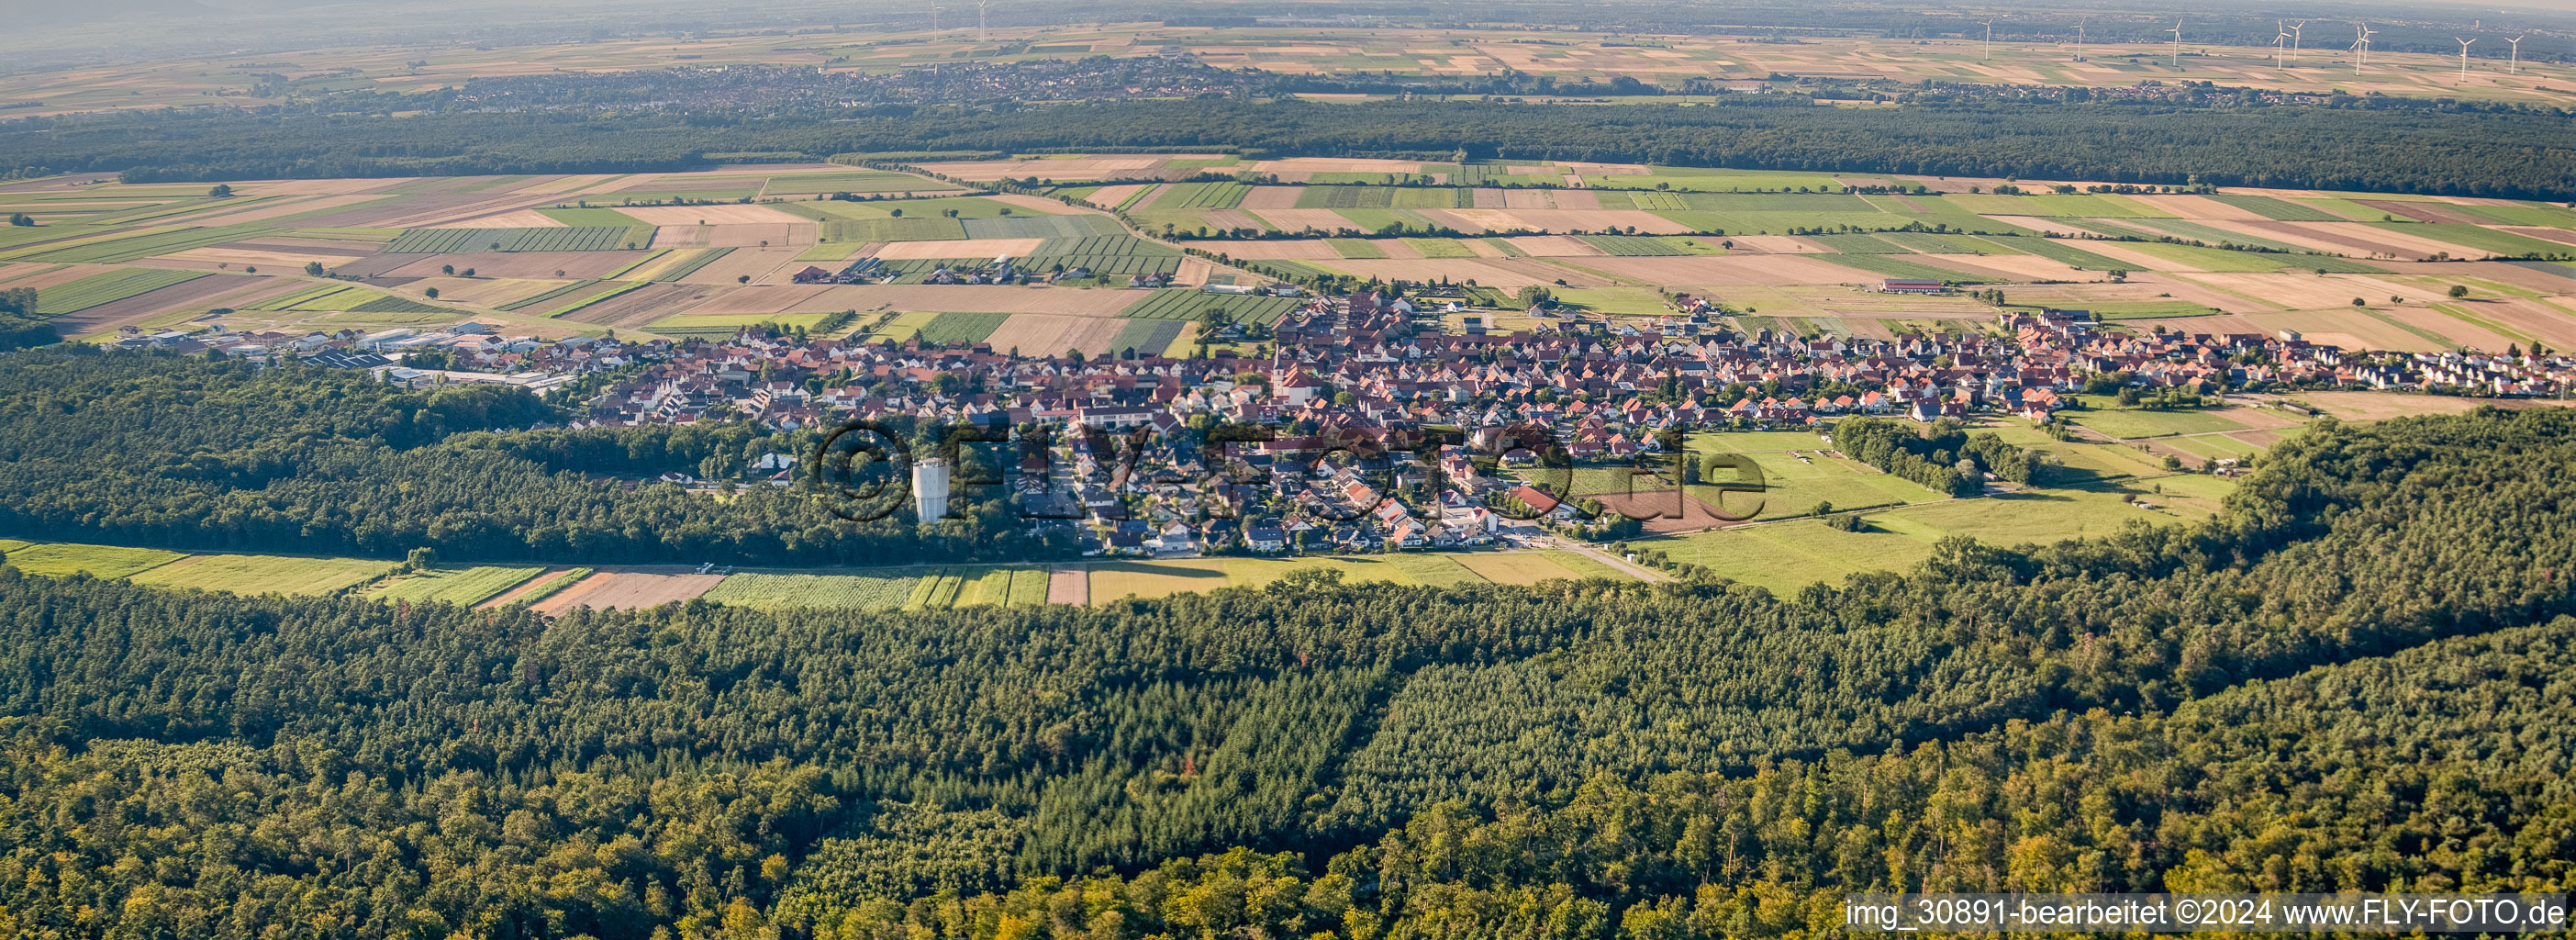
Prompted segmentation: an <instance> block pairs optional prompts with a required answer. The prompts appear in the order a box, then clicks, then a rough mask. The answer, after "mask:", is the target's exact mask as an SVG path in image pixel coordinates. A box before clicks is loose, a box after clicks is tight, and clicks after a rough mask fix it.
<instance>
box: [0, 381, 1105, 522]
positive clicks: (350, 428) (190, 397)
mask: <svg viewBox="0 0 2576 940" xmlns="http://www.w3.org/2000/svg"><path fill="white" fill-rule="evenodd" d="M564 417H565V416H564V415H562V414H560V413H559V412H558V411H557V410H556V409H554V408H553V407H551V406H548V405H546V404H545V403H544V402H542V401H540V400H538V399H537V398H536V397H535V396H534V395H531V394H529V393H527V392H526V391H525V390H522V389H515V388H507V387H500V386H491V385H463V386H451V387H443V388H439V389H437V390H434V391H412V390H409V389H404V388H401V387H397V386H392V385H387V384H385V383H382V382H378V381H375V380H374V378H373V376H371V375H369V374H368V373H366V372H364V371H361V370H333V369H324V368H320V367H314V366H286V367H282V368H275V369H265V370H263V369H256V368H253V367H252V366H251V365H249V364H248V363H244V362H238V361H225V360H222V359H220V358H213V359H210V358H205V357H179V356H171V355H156V354H133V353H110V352H101V351H97V350H94V349H88V348H73V349H45V350H35V351H26V352H20V353H14V354H11V355H9V356H8V357H6V358H5V360H0V531H5V532H9V533H11V534H13V535H16V536H21V537H39V538H53V539H64V540H90V541H106V542H114V543H122V544H141V545H153V546H159V547H167V548H179V549H196V550H235V551H238V550H260V551H293V552H305V553H312V554H356V555H369V556H374V557H379V558H398V557H402V556H403V555H404V554H406V553H407V552H409V551H410V550H411V549H413V548H423V547H426V548H432V549H436V550H437V552H438V554H439V556H440V557H442V558H448V559H454V560H466V561H471V560H492V561H505V560H506V561H537V562H544V561H549V560H567V561H575V562H580V563H584V564H593V563H603V562H606V563H663V564H668V563H681V562H686V563H698V562H716V563H719V564H765V565H789V566H796V565H847V564H908V563H913V562H923V561H931V562H936V561H965V560H1030V559H1040V558H1049V557H1056V556H1058V555H1061V554H1062V553H1063V552H1064V551H1065V550H1066V548H1065V547H1064V546H1060V545H1056V544H1053V543H1050V542H1047V541H1044V540H1040V539H1036V538H1032V537H1030V536H1028V535H1026V534H1025V533H1024V531H1023V529H1022V527H1021V525H1020V524H1019V520H1018V519H1017V518H1015V517H1014V515H1013V514H1012V512H1011V511H1010V510H1009V509H1008V508H1006V507H1005V506H1004V505H1003V502H1002V498H1001V494H1000V493H999V491H998V488H994V489H993V490H992V491H990V492H988V493H987V494H983V495H984V498H982V499H980V501H976V500H970V501H969V502H970V503H971V505H968V506H966V507H963V508H962V509H961V510H960V516H959V517H958V518H956V519H953V520H945V521H942V522H939V523H934V524H930V525H920V524H918V523H916V522H914V521H912V519H913V517H912V516H911V515H910V510H909V509H908V508H906V509H904V510H903V511H901V512H899V513H897V514H894V515H890V516H887V517H885V518H879V519H874V520H870V521H852V519H848V518H843V516H844V515H851V516H858V517H861V518H864V514H862V513H858V512H843V513H836V512H835V511H834V506H835V505H840V504H839V503H837V502H834V501H833V499H832V497H833V494H834V493H835V492H837V491H835V490H825V491H822V492H818V491H817V490H816V489H814V488H813V487H812V486H797V487H778V486H771V485H767V484H766V480H767V478H768V477H769V476H770V475H771V472H770V471H762V472H758V473H751V472H748V471H750V469H751V467H752V465H753V463H754V462H756V461H758V460H760V459H761V458H762V457H765V456H769V455H771V454H778V455H782V456H787V457H803V456H806V455H808V454H809V453H810V450H811V448H812V447H813V446H814V445H815V443H816V442H817V440H818V437H817V435H815V434H813V433H812V432H808V433H805V434H802V435H785V436H773V435H770V434H767V433H766V432H761V431H757V430H755V429H753V428H751V427H750V426H748V425H723V426H713V427H668V426H650V427H643V428H631V429H616V430H595V431H581V432H570V431H565V430H562V429H560V428H556V429H553V430H548V431H541V432H533V433H531V432H528V431H527V429H528V428H531V427H534V426H537V425H541V424H559V423H561V422H562V421H563V420H564ZM476 432H481V433H476ZM922 439H935V436H933V437H930V438H922ZM672 472H677V473H685V474H689V475H691V476H700V477H704V478H708V479H744V480H749V481H751V482H752V483H753V485H750V486H745V487H742V488H741V489H739V491H738V492H735V493H733V494H731V495H730V496H727V497H725V498H721V499H711V498H708V496H707V495H706V494H702V493H692V492H690V491H688V490H686V489H683V488H681V487H678V486H670V485H640V486H639V485H636V483H635V481H636V479H637V478H650V477H654V476H658V475H660V474H663V473H672ZM806 482H807V483H811V482H812V481H811V480H810V479H809V480H807V481H806Z"/></svg>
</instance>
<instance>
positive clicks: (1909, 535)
mask: <svg viewBox="0 0 2576 940" xmlns="http://www.w3.org/2000/svg"><path fill="white" fill-rule="evenodd" d="M2165 479H2166V480H2170V481H2171V482H2164V481H2159V482H2157V483H2152V484H2148V483H2138V482H2130V483H2125V484H2120V485H2117V486H2101V487H2094V488H2087V489H2050V490H2039V491H2033V492H2028V493H2020V494H2012V495H2006V496H1997V497H1987V498H1981V499H1958V500H1947V501H1942V502H1936V503H1925V504H1922V505H1914V506H1904V507H1898V508H1894V509H1887V510H1880V511H1874V512H1869V513H1865V514H1863V519H1864V520H1865V521H1866V523H1867V526H1866V527H1865V528H1864V529H1863V530H1862V531H1859V532H1842V531H1837V530H1835V529H1832V528H1829V527H1827V526H1826V525H1825V524H1824V522H1823V521H1822V520H1817V519H1793V520H1789V521H1785V522H1776V523H1769V524H1763V525H1749V526H1737V527H1734V528H1728V529H1719V530H1716V531H1712V532H1701V533H1694V534H1690V535H1683V536H1678V537H1672V538H1658V539H1648V540H1641V541H1638V542H1635V543H1633V544H1635V545H1636V546H1638V547H1648V548H1658V549H1661V550H1663V551H1664V552H1665V554H1666V555H1667V556H1668V557H1670V558H1671V559H1672V560H1674V561H1676V562H1690V563H1695V564H1700V565H1705V566H1707V567H1708V568H1709V569H1711V570H1713V571H1715V572H1716V573H1718V574H1720V575H1722V576H1725V577H1728V578H1732V579H1734V580H1737V581H1742V582H1744V583H1747V584H1753V585H1758V586H1761V587H1765V588H1769V589H1771V590H1772V591H1774V592H1779V593H1788V592H1793V591H1796V590H1798V589H1799V588H1802V587H1804V586H1806V585H1807V584H1810V583H1813V582H1817V581H1824V582H1827V583H1834V582H1839V581H1841V580H1842V578H1843V577H1844V576H1846V575H1849V574H1852V573H1854V572H1860V571H1871V570H1884V571H1904V570H1906V569H1908V568H1911V567H1912V566H1913V565H1915V564H1916V563H1918V562H1921V561H1922V560H1924V559H1925V558H1929V557H1931V553H1932V548H1933V545H1934V544H1935V543H1937V542H1939V541H1940V540H1941V539H1943V538H1948V537H1951V536H1961V535H1964V536H1969V537H1973V538H1976V539H1978V540H1979V541H1983V542H1986V543H1988V544H1993V545H2019V544H2029V543H2047V542H2055V541H2060V540H2063V539H2068V538H2076V537H2081V536H2088V535H2093V536H2098V535H2108V534H2110V533H2112V532H2115V531H2117V530H2119V528H2120V527H2122V526H2124V525H2127V524H2129V523H2131V522H2133V521H2135V522H2144V523H2149V524H2155V525H2169V524H2174V523H2180V522H2187V521H2192V520H2196V519H2202V518H2207V516H2208V515H2209V514H2210V513H2211V512H2213V511H2214V510H2215V509H2216V508H2217V506H2218V501H2217V500H2218V497H2219V496H2221V495H2223V494H2224V492H2225V489H2226V487H2227V485H2228V482H2227V481H2225V480H2219V479H2217V478H2214V477H2195V476H2180V477H2172V478H2165ZM2154 486H2166V487H2168V492H2166V493H2163V494H2154V493H2152V487H2154ZM2131 488H2134V489H2135V490H2139V491H2146V492H2142V493H2139V495H2142V496H2144V497H2145V498H2147V499H2148V500H2149V501H2151V502H2153V503H2155V504H2156V505H2157V506H2158V507H2159V508H2156V509H2139V508H2136V507H2134V506H2131V505H2130V504H2129V502H2128V499H2129V498H2130V493H2131ZM2186 491H2189V492H2186Z"/></svg>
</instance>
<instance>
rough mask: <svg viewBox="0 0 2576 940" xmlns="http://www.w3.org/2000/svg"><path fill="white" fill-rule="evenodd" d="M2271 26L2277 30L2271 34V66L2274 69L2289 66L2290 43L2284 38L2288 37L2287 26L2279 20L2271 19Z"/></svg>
mask: <svg viewBox="0 0 2576 940" xmlns="http://www.w3.org/2000/svg"><path fill="white" fill-rule="evenodd" d="M2272 28H2273V29H2274V30H2276V31H2277V32H2275V33H2274V34H2273V35H2272V67H2273V68H2276V69H2286V68H2289V67H2290V60H2289V58H2288V56H2289V52H2290V44H2289V43H2288V42H2287V41H2286V40H2288V39H2289V38H2290V30H2289V28H2288V27H2287V26H2284V25H2282V21H2281V20H2273V21H2272Z"/></svg>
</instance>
